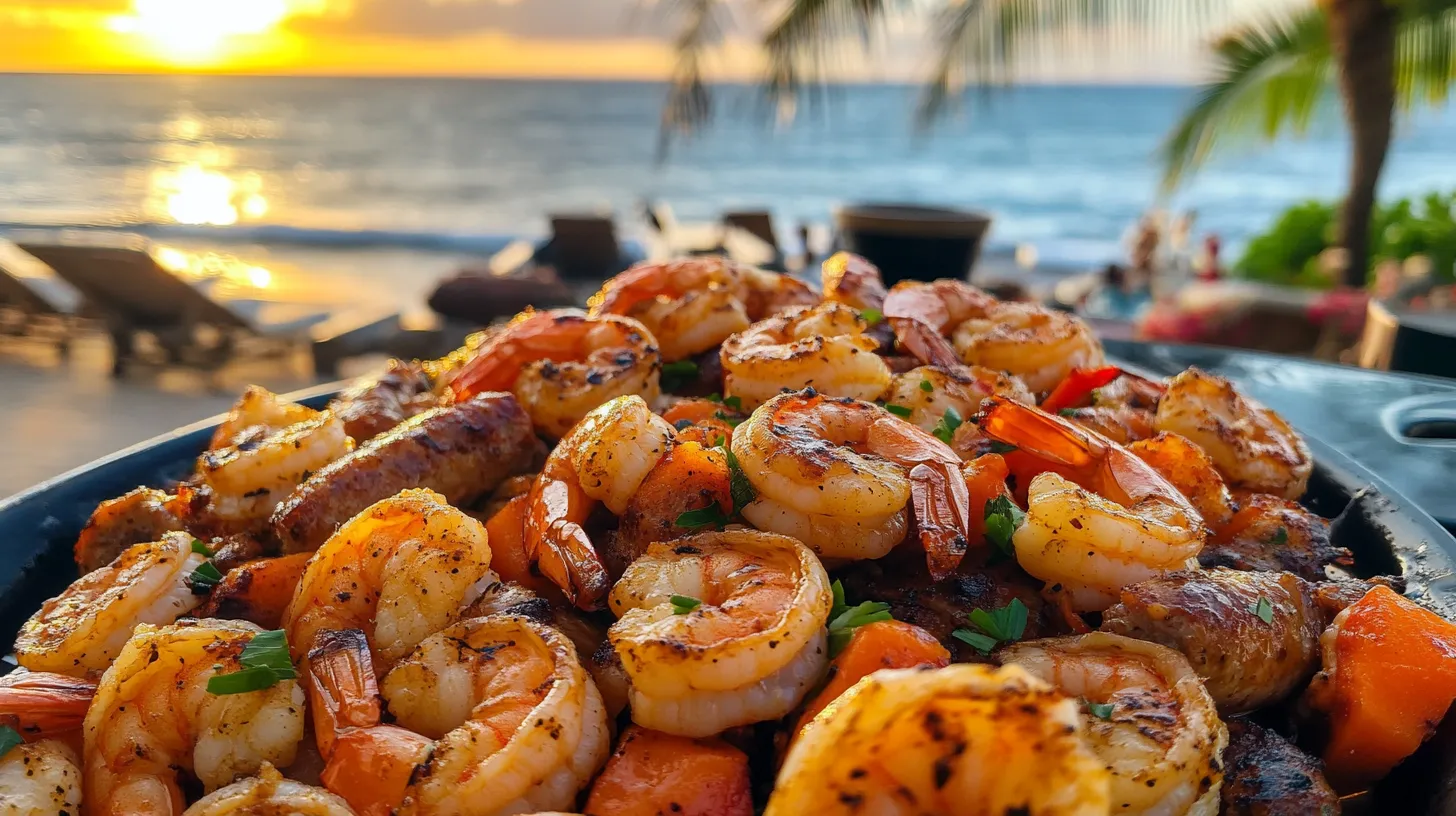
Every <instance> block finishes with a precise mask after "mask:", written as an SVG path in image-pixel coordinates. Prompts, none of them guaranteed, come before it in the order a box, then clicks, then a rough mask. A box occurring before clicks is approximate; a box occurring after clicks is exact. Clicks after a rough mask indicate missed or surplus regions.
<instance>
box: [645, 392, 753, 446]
mask: <svg viewBox="0 0 1456 816" xmlns="http://www.w3.org/2000/svg"><path fill="white" fill-rule="evenodd" d="M725 416H730V417H734V418H735V419H741V418H742V417H740V416H738V414H737V413H736V412H735V411H734V410H733V409H731V408H729V407H727V406H725V405H723V404H722V403H721V402H713V401H712V400H706V399H685V400H681V401H679V402H676V403H674V404H673V405H672V406H671V407H670V408H668V409H667V410H666V411H663V412H662V418H663V419H665V420H667V421H668V423H669V424H671V425H672V426H673V427H677V425H678V424H679V423H681V422H683V421H687V422H691V423H692V424H691V425H688V426H687V427H684V428H682V429H680V430H679V431H678V432H677V440H678V441H679V442H696V443H698V444H699V445H702V446H703V447H705V448H711V447H714V446H716V445H718V444H719V443H718V440H719V438H722V440H723V444H725V445H726V444H728V443H730V442H732V441H733V424H732V423H730V422H729V421H728V420H726V419H724V418H723V417H725Z"/></svg>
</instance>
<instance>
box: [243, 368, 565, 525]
mask: <svg viewBox="0 0 1456 816" xmlns="http://www.w3.org/2000/svg"><path fill="white" fill-rule="evenodd" d="M540 450H541V442H540V440H538V439H537V438H536V435H535V432H534V431H533V430H532V428H531V418H530V417H529V416H527V415H526V412H525V410H524V409H522V408H521V406H520V404H519V403H517V402H516V398H515V397H513V396H511V395H510V394H498V393H487V394H480V395H478V396H476V397H474V398H473V399H470V400H468V401H466V402H463V403H460V404H458V405H452V406H450V407H447V408H436V409H434V410H432V411H428V412H426V413H423V414H420V415H419V416H416V417H413V418H411V419H409V420H406V421H405V422H404V423H402V424H401V425H399V427H397V428H395V429H394V430H393V431H390V432H389V433H386V434H384V435H383V436H377V437H375V438H374V439H371V440H369V441H368V442H366V443H364V444H363V445H361V446H360V447H359V448H358V449H356V450H355V451H354V452H352V453H350V454H349V455H348V456H345V457H343V458H341V459H339V460H337V461H335V462H333V463H331V464H330V465H329V466H328V467H325V468H324V469H322V470H320V471H319V472H318V473H315V474H314V475H313V476H311V477H310V478H309V479H308V481H306V482H304V483H303V484H301V485H299V486H298V489H297V490H295V491H294V492H293V494H292V495H290V496H289V497H288V498H287V499H286V500H284V502H283V503H282V504H280V505H278V509H277V510H276V511H274V513H273V518H272V521H271V525H272V529H273V533H274V535H276V536H277V538H278V540H279V541H280V542H281V543H282V545H283V550H284V552H309V551H312V550H316V549H318V548H319V546H320V545H322V544H323V543H324V542H325V541H327V540H328V537H329V536H330V535H333V532H334V530H335V529H337V528H338V526H339V525H340V524H343V523H344V522H345V521H348V520H349V519H351V518H353V517H354V516H355V515H356V514H357V513H359V512H360V511H361V510H363V509H365V508H366V507H368V506H369V505H371V504H373V503H374V502H376V501H379V500H380V499H387V498H389V497H390V496H393V495H395V494H396V493H398V492H400V491H401V490H405V489H408V488H429V489H431V490H434V491H436V492H438V493H441V494H443V495H444V496H445V500H446V501H448V502H449V503H450V504H453V505H457V506H459V505H464V504H468V503H470V502H471V501H474V500H475V499H477V498H479V497H481V496H483V495H485V494H486V493H489V492H490V491H491V490H494V489H495V487H496V486H497V485H499V484H500V483H501V482H503V481H505V480H506V479H507V478H509V477H510V476H513V475H515V474H517V473H522V472H524V471H527V470H529V469H530V466H531V464H532V463H533V462H535V460H536V458H537V456H538V455H539V454H540Z"/></svg>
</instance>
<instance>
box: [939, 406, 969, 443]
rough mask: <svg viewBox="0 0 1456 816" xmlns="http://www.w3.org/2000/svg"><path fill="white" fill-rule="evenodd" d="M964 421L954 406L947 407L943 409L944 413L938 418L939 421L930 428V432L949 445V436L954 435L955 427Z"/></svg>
mask: <svg viewBox="0 0 1456 816" xmlns="http://www.w3.org/2000/svg"><path fill="white" fill-rule="evenodd" d="M964 422H965V420H964V419H961V412H960V411H957V410H956V409H954V408H947V409H945V415H944V416H942V417H941V418H940V422H937V423H936V424H935V428H934V429H932V430H931V433H932V434H935V438H936V439H939V440H940V441H942V442H944V443H945V444H947V445H949V444H950V440H951V437H953V436H955V432H956V428H959V427H960V426H961V425H962V424H963V423H964Z"/></svg>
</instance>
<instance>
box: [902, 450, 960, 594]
mask: <svg viewBox="0 0 1456 816" xmlns="http://www.w3.org/2000/svg"><path fill="white" fill-rule="evenodd" d="M910 501H911V502H912V503H913V504H914V507H915V521H916V524H917V525H919V528H920V543H921V544H922V545H923V546H924V547H925V559H926V564H927V565H928V566H929V568H930V576H931V577H932V578H934V579H935V580H937V581H940V580H944V579H946V578H949V577H950V576H951V575H952V574H953V573H954V572H955V571H956V567H958V566H960V562H961V558H963V557H964V556H965V554H966V547H967V545H968V542H969V541H970V536H971V524H970V519H969V518H968V516H967V508H968V507H969V506H970V503H971V495H970V490H969V489H968V488H967V487H966V480H965V478H964V477H962V476H961V474H960V473H959V472H956V471H953V470H951V468H950V467H949V466H947V465H945V464H943V463H939V462H936V463H929V464H927V463H921V464H918V465H916V466H915V467H914V468H912V469H911V470H910Z"/></svg>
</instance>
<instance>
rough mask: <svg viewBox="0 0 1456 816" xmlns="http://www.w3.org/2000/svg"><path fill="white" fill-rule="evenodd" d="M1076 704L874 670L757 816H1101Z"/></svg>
mask: <svg viewBox="0 0 1456 816" xmlns="http://www.w3.org/2000/svg"><path fill="white" fill-rule="evenodd" d="M1108 788H1109V774H1108V772H1107V770H1106V769H1105V768H1104V767H1103V762H1102V761H1101V760H1100V759H1098V757H1097V756H1096V755H1095V754H1094V753H1093V751H1092V750H1091V749H1090V748H1089V746H1088V740H1087V734H1086V728H1085V726H1084V725H1083V724H1082V722H1081V721H1080V718H1079V717H1078V716H1077V704H1076V703H1074V702H1072V701H1071V700H1069V699H1067V698H1066V697H1063V696H1062V695H1061V694H1059V693H1058V692H1057V691H1055V690H1054V689H1052V688H1051V686H1049V685H1047V684H1046V683H1044V682H1042V681H1041V680H1038V679H1037V678H1035V677H1033V676H1031V675H1030V674H1028V673H1027V672H1026V671H1024V670H1022V669H1021V668H1019V667H1017V666H1006V667H1003V668H1000V669H992V668H991V667H989V666H975V665H964V664H962V665H954V666H948V667H946V668H942V669H935V670H929V671H927V670H922V669H891V670H881V671H877V672H875V673H874V674H871V675H870V676H869V677H866V678H865V679H863V680H861V681H860V682H859V683H858V684H856V685H855V686H853V687H852V688H850V690H849V691H847V692H845V693H844V695H842V696H841V697H840V698H839V699H838V700H836V701H835V703H834V704H833V705H831V706H829V707H828V708H826V709H824V711H822V712H820V714H819V716H817V717H815V718H814V720H813V721H812V722H810V723H809V725H808V726H806V727H805V728H804V730H803V732H802V733H801V734H800V736H799V738H798V739H797V740H796V741H795V742H794V745H793V747H792V748H791V749H790V750H789V754H788V757H787V759H786V760H785V761H784V765H783V768H782V769H781V770H780V771H779V775H778V780H777V782H776V783H775V785H774V790H773V794H772V796H771V797H770V798H769V801H768V809H767V810H766V811H765V816H799V814H806V813H813V814H817V816H836V814H845V815H846V816H851V815H852V814H853V815H854V816H858V814H866V813H874V814H886V815H887V816H893V815H894V814H925V813H938V814H947V816H1003V814H1011V813H1019V814H1026V815H1027V816H1064V814H1065V815H1070V816H1105V814H1107V813H1108V812H1109V811H1108V807H1109V801H1110V799H1109V795H1108Z"/></svg>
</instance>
